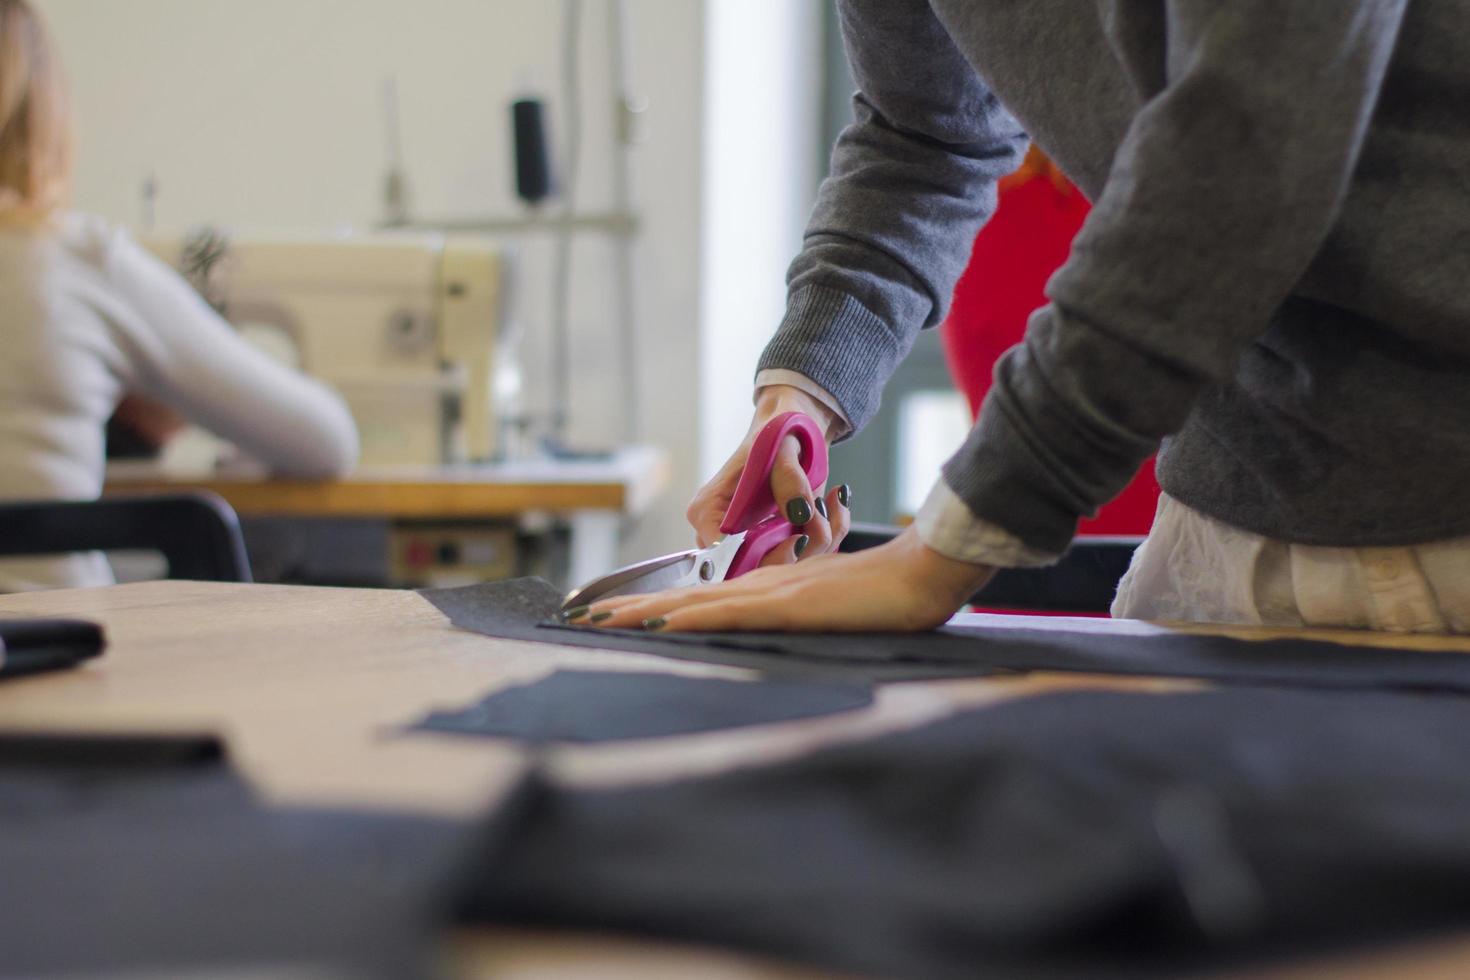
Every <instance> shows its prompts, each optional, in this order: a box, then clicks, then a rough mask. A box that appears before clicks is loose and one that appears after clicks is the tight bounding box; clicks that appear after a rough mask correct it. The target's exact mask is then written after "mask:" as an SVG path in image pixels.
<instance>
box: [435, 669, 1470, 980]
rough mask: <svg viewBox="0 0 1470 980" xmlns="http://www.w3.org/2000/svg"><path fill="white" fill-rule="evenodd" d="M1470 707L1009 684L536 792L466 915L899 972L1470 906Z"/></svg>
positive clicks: (1015, 971) (1402, 924)
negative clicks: (1033, 688)
mask: <svg viewBox="0 0 1470 980" xmlns="http://www.w3.org/2000/svg"><path fill="white" fill-rule="evenodd" d="M1466 758H1470V701H1467V700H1464V699H1459V698H1445V697H1435V696H1424V695H1410V694H1385V693H1380V692H1368V693H1364V692H1353V693H1348V694H1343V693H1322V692H1303V691H1280V690H1266V689H1250V688H1225V689H1215V690H1210V691H1203V692H1199V693H1188V694H1167V695H1152V694H1141V693H1134V694H1126V693H1116V692H1074V693H1062V694H1054V695H1047V696H1040V697H1034V698H1026V699H1020V700H1017V701H1012V702H1007V703H1004V704H1001V705H997V706H994V707H990V708H985V709H981V710H976V711H971V712H968V713H965V714H963V715H959V716H955V717H952V718H949V719H946V720H943V721H940V722H937V723H933V724H930V725H928V726H925V727H923V728H920V729H915V730H911V731H908V732H904V733H901V734H895V735H888V736H883V737H879V738H875V739H872V740H868V741H865V742H861V743H854V744H846V745H842V746H839V747H835V748H830V749H826V750H823V751H820V752H818V753H815V754H812V755H809V756H806V757H803V758H801V759H798V760H794V761H791V762H787V763H782V764H778V765H775V766H771V767H766V768H759V769H741V770H737V771H733V772H729V773H726V774H722V775H718V776H714V777H702V778H696V779H692V780H687V781H682V782H674V783H671V784H666V785H657V786H642V787H637V788H625V789H616V790H607V789H585V790H579V789H575V788H569V787H564V786H557V785H554V784H552V783H551V782H548V781H546V780H544V779H537V780H536V781H534V782H533V783H530V784H528V785H527V786H526V787H523V789H522V791H521V793H520V794H519V797H518V800H517V802H516V805H515V806H513V807H511V808H510V809H509V810H508V811H507V812H506V814H505V815H504V816H503V817H502V818H501V819H502V823H503V826H502V828H501V829H502V832H501V833H498V834H497V835H495V836H494V837H493V838H486V843H485V844H484V845H483V847H482V849H481V851H480V853H479V856H478V859H477V860H472V861H470V862H469V864H468V865H467V866H466V867H465V869H464V872H465V874H464V877H463V882H462V898H461V901H460V914H461V916H462V917H463V918H464V919H466V920H468V921H471V922H494V923H517V924H523V925H527V924H528V925H534V926H537V927H548V926H550V927H567V928H576V929H599V930H608V929H611V930H621V931H630V932H635V933H639V934H645V935H652V936H657V937H662V938H667V939H676V940H680V941H692V942H697V943H713V944H718V945H725V946H729V947H734V948H736V949H740V950H745V951H754V952H759V953H762V954H766V955H774V956H780V957H786V958H790V959H795V960H800V961H805V962H808V963H811V964H816V965H820V966H823V967H828V968H837V969H842V970H852V971H858V972H860V973H865V974H874V975H882V976H905V977H933V978H950V977H955V978H958V977H971V976H987V977H1072V976H1087V977H1123V976H1177V975H1180V974H1186V973H1193V972H1196V971H1214V970H1219V969H1228V968H1238V967H1239V966H1241V965H1246V964H1258V963H1261V962H1265V961H1269V960H1275V959H1279V958H1281V957H1285V956H1299V955H1312V954H1327V953H1342V952H1347V951H1355V950H1357V949H1359V948H1361V947H1364V946H1372V945H1376V944H1380V943H1387V942H1398V941H1403V940H1408V939H1415V938H1419V937H1422V936H1426V935H1429V934H1432V933H1437V932H1443V931H1446V930H1462V929H1464V928H1465V927H1467V926H1470V889H1466V888H1465V881H1466V880H1470V835H1467V834H1466V833H1465V828H1466V827H1467V826H1470V768H1467V767H1466V765H1465V759H1466Z"/></svg>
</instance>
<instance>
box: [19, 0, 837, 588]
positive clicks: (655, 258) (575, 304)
mask: <svg viewBox="0 0 1470 980" xmlns="http://www.w3.org/2000/svg"><path fill="white" fill-rule="evenodd" d="M36 2H37V3H38V6H40V7H41V9H42V10H43V11H44V12H45V13H46V15H47V16H48V17H49V19H50V21H51V25H52V28H53V31H54V32H55V34H56V35H57V38H58V42H59V44H60V47H61V49H62V54H63V57H64V59H65V61H66V65H67V69H68V72H69V74H70V76H71V80H72V89H73V95H74V102H75V105H76V109H77V114H78V123H79V130H80V136H81V143H80V158H79V166H78V173H77V181H76V194H75V197H76V204H77V206H78V207H80V208H82V209H85V210H90V211H95V212H98V213H101V214H103V215H105V216H107V217H109V218H111V219H113V220H116V221H119V222H122V223H125V224H128V225H132V226H136V225H137V223H138V222H139V219H140V215H141V213H142V211H141V203H140V202H141V197H140V190H141V187H142V184H143V181H144V179H145V178H146V177H148V176H149V175H150V174H151V175H154V176H156V178H157V181H158V187H159V196H158V200H157V226H158V228H159V229H160V230H175V229H180V228H183V227H187V226H189V225H193V224H198V223H201V222H213V223H219V224H223V225H226V226H230V227H233V228H235V229H237V230H240V231H252V230H281V229H291V230H299V229H318V230H320V229H335V228H340V227H344V226H353V227H359V228H366V227H370V226H371V225H372V224H373V222H375V221H376V220H377V219H378V218H379V217H380V216H381V213H382V210H381V196H380V195H381V182H382V177H383V171H384V167H385V150H384V146H385V136H384V126H383V115H382V82H383V79H384V78H385V77H386V76H389V75H392V76H394V77H396V79H397V87H398V93H399V103H400V114H401V119H402V132H403V142H404V157H405V164H406V169H407V172H408V176H409V180H410V186H411V191H412V195H413V209H414V211H415V213H417V214H420V215H434V216H440V215H454V214H485V213H515V212H516V211H517V210H518V208H519V205H518V202H517V201H516V200H515V198H514V194H513V190H512V187H513V167H512V163H511V151H510V141H509V135H508V123H507V115H508V108H507V104H508V103H509V101H510V100H511V99H512V98H514V97H516V96H517V95H518V94H520V93H521V92H523V91H525V90H526V88H527V87H528V83H529V87H530V88H533V89H535V90H537V91H539V92H542V93H544V94H545V95H546V97H547V98H548V100H549V103H550V106H551V112H552V124H553V126H559V125H560V116H559V114H558V110H559V107H560V105H561V101H560V98H559V94H560V93H559V90H558V85H559V80H560V74H559V71H558V67H557V66H558V60H557V59H558V53H559V45H560V31H561V24H562V21H561V11H562V5H561V4H560V3H557V2H552V0H417V2H415V3H413V4H405V3H403V2H402V0H36ZM821 2H824V0H758V2H756V0H704V2H699V0H629V2H628V13H629V18H628V41H629V58H628V67H629V73H630V75H631V89H632V91H633V92H635V93H636V94H639V95H642V96H644V97H645V98H646V99H647V101H648V104H649V108H648V111H647V112H646V114H645V115H644V117H643V125H642V133H643V137H644V139H643V142H642V143H641V144H640V145H639V146H637V147H636V148H635V150H634V156H633V159H632V180H633V198H634V206H635V208H636V209H637V210H639V211H640V212H641V215H642V220H643V233H642V235H641V236H640V238H639V242H638V245H637V248H636V251H635V259H634V261H635V270H636V283H635V293H636V298H637V308H638V313H639V328H640V330H641V333H642V352H641V357H642V363H643V378H644V384H645V385H646V386H647V390H646V391H645V392H644V393H643V399H642V403H643V407H644V410H643V434H644V437H645V439H646V440H647V441H650V442H655V443H657V444H660V445H662V446H665V447H666V448H667V449H668V450H669V451H670V453H671V455H672V457H673V460H674V477H673V482H672V484H671V486H670V488H669V491H668V493H667V494H666V495H665V497H664V499H663V501H662V502H661V504H660V505H659V506H658V507H657V508H656V509H655V511H654V512H653V513H652V514H651V515H650V516H649V517H648V518H646V519H645V520H644V521H643V522H642V523H641V525H640V526H639V527H638V528H637V529H636V531H635V533H634V534H633V535H632V536H631V537H630V539H629V540H628V541H627V542H626V544H625V547H624V551H625V554H626V555H627V556H628V557H629V558H630V559H631V558H633V557H646V556H647V555H649V554H654V553H657V552H659V551H665V550H671V549H673V548H678V547H683V546H685V545H686V543H687V541H688V540H689V531H688V529H687V525H686V524H685V523H684V520H683V511H684V506H685V504H686V503H687V501H688V498H689V496H690V494H691V493H692V492H693V490H694V489H695V487H696V486H697V485H698V482H699V478H700V476H701V474H702V473H705V472H708V471H709V470H710V466H709V461H710V460H712V459H714V458H716V457H717V456H719V455H721V454H722V453H725V452H728V451H729V449H730V448H731V447H732V446H733V445H734V441H733V440H734V439H736V438H738V430H739V429H741V428H743V426H744V425H745V423H746V422H747V421H748V406H749V379H750V376H751V368H752V367H753V365H754V360H755V355H756V353H757V352H758V350H759V348H760V346H761V344H762V343H763V342H764V339H765V338H766V337H767V336H769V334H770V332H771V330H772V329H773V328H774V326H775V323H776V321H777V320H778V319H779V312H780V302H781V298H782V296H784V288H783V286H782V283H781V275H782V271H783V270H784V267H785V264H786V262H787V261H788V260H789V258H790V255H791V253H792V252H793V250H794V248H795V247H796V244H797V240H798V236H799V231H800V227H801V223H802V220H803V219H804V216H805V212H806V209H807V208H808V206H809V200H810V193H811V189H812V188H811V182H812V176H811V175H812V173H813V172H814V166H815V164H814V161H813V160H812V159H811V154H812V152H813V149H812V146H813V143H814V137H813V134H814V133H815V132H816V128H815V127H816V119H817V104H818V98H819V86H818V84H817V52H818V50H819V45H818V33H817V22H818V21H817V15H818V12H819V4H820V3H821ZM609 7H610V5H609V4H608V3H606V0H584V3H583V8H584V12H585V13H584V19H585V24H584V33H583V36H582V37H583V57H582V60H581V67H582V75H583V82H584V84H583V93H584V96H583V112H584V119H585V133H586V136H585V139H584V147H583V167H582V173H583V177H582V180H581V181H580V184H579V193H578V197H579V203H581V204H582V205H584V206H586V207H588V208H594V209H595V208H597V207H599V206H606V205H607V204H608V202H609V195H610V190H609V188H610V179H609V172H608V167H607V162H608V160H609V158H610V154H611V152H612V132H611V118H612V116H611V111H610V109H611V94H610V93H606V92H605V91H604V89H603V79H604V78H605V77H606V76H605V70H604V68H605V58H606V50H605V47H604V44H603V39H604V35H605V30H606V17H607V14H608V12H609ZM707 20H708V22H709V23H708V29H707V24H706V21H707ZM706 52H707V53H708V54H706ZM707 77H708V78H709V79H710V84H711V85H712V86H713V93H714V97H713V98H712V99H709V100H707V99H706V98H705V86H706V78H707ZM707 162H708V163H710V164H712V165H711V166H710V167H708V168H706V167H705V164H706V163H707ZM706 222H707V224H706ZM521 244H522V246H523V252H522V256H523V261H522V262H521V268H522V270H523V278H522V281H521V283H520V295H521V302H522V310H523V313H524V316H525V320H526V323H527V327H528V342H527V347H526V350H525V360H526V365H527V369H528V377H527V387H528V390H529V391H530V392H531V393H532V395H533V397H539V398H541V399H544V397H545V393H546V390H547V387H546V383H545V378H546V372H545V366H546V363H547V353H546V344H545V340H546V327H547V322H548V316H549V312H550V300H549V281H548V280H549V266H550V262H549V259H550V248H549V243H548V242H547V241H545V240H543V239H525V240H523V241H522V243H521ZM702 252H704V253H705V258H704V259H703V260H702V259H701V253H702ZM574 263H575V264H574V269H573V276H574V290H573V297H572V302H571V320H572V324H571V326H572V333H573V338H574V350H575V373H574V378H573V393H572V438H573V441H574V442H578V443H582V444H586V445H596V444H609V443H610V442H612V441H614V440H616V439H617V438H618V436H619V435H620V433H621V421H622V418H621V414H620V413H621V411H622V406H623V405H624V404H625V403H626V401H627V395H626V393H625V392H623V391H622V390H620V382H619V379H618V377H617V376H616V371H615V369H614V367H613V365H615V364H616V363H617V359H616V357H615V356H614V355H615V353H616V352H615V349H614V324H613V321H612V310H613V307H612V304H611V301H610V298H611V296H612V295H613V292H612V288H613V279H612V260H611V252H610V249H609V248H608V246H607V244H606V243H604V242H601V241H599V240H597V239H596V238H589V239H586V240H585V241H583V242H582V243H581V244H580V245H579V246H578V247H577V249H576V250H575V253H574ZM701 275H706V276H713V277H714V281H715V283H716V288H715V289H714V290H713V291H705V292H704V293H703V294H701V290H700V277H701ZM701 351H703V353H701ZM533 405H534V402H533ZM701 415H704V416H705V417H707V419H708V422H707V423H706V424H704V425H703V426H701ZM701 438H703V439H705V440H707V442H708V445H707V446H706V447H705V448H704V449H703V451H701Z"/></svg>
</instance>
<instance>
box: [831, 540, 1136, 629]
mask: <svg viewBox="0 0 1470 980" xmlns="http://www.w3.org/2000/svg"><path fill="white" fill-rule="evenodd" d="M898 533H899V529H898V528H896V527H890V526H888V525H883V524H854V525H853V528H852V531H851V532H849V534H848V536H847V538H846V539H844V540H843V542H842V548H841V549H840V550H842V551H862V550H863V549H864V548H872V547H876V546H877V545H880V544H883V543H884V542H885V541H890V540H892V539H893V538H894V537H895V536H896V535H897V534H898ZM1142 541H1143V539H1142V538H1134V537H1096V538H1077V539H1076V540H1074V541H1073V542H1072V547H1071V548H1069V549H1067V553H1066V554H1064V555H1063V556H1062V557H1061V560H1060V561H1058V562H1057V563H1056V564H1055V565H1049V566H1047V567H1045V568H1002V569H1001V570H1000V571H998V572H996V574H995V577H994V578H993V579H991V580H990V582H989V583H988V584H987V585H986V586H985V588H983V589H981V590H980V591H979V592H977V593H975V595H973V596H971V597H970V604H971V605H974V606H983V607H985V608H988V609H1006V610H1017V611H1021V612H1051V613H1106V612H1107V611H1108V609H1109V607H1111V606H1112V604H1113V594H1114V593H1115V592H1117V589H1118V581H1119V579H1121V578H1122V577H1123V573H1124V572H1126V571H1128V563H1129V562H1130V561H1131V560H1132V559H1133V552H1134V551H1135V550H1136V549H1137V548H1138V546H1139V544H1140V543H1142Z"/></svg>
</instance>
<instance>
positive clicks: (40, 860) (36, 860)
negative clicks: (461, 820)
mask: <svg viewBox="0 0 1470 980" xmlns="http://www.w3.org/2000/svg"><path fill="white" fill-rule="evenodd" d="M463 839H464V838H463V831H462V830H461V829H459V828H458V827H456V826H455V825H451V824H449V823H446V822H442V821H436V820H428V819H423V818H419V817H409V816H402V815H395V814H367V813H362V812H355V811H334V810H318V809H300V808H291V809H287V808H279V809H277V808H268V807H265V806H263V805H261V804H260V803H259V802H257V801H256V800H255V799H254V798H253V796H252V794H251V793H250V791H249V789H248V788H247V787H246V786H245V785H244V784H243V783H242V782H241V781H240V780H239V779H238V778H237V777H236V776H235V775H234V773H233V772H231V770H230V768H229V767H228V765H227V764H226V762H225V759H224V752H223V750H222V748H221V746H220V745H219V743H218V742H217V741H215V740H214V739H212V738H208V737H200V738H187V737H175V736H170V737H157V738H152V737H142V736H129V737H106V736H103V737H89V736H81V735H73V736H65V735H63V736H51V735H29V736H10V735H5V736H0V867H3V868H4V869H5V873H4V885H3V887H0V972H3V973H5V974H6V975H7V976H9V975H14V976H36V975H41V974H44V975H47V976H53V975H54V976H60V975H67V976H72V975H81V974H87V975H92V974H101V973H106V974H107V975H113V974H119V975H121V974H127V975H130V976H155V975H163V974H168V975H179V976H186V975H187V976H194V975H203V974H205V973H208V974H210V975H215V974H218V975H235V974H236V973H239V974H241V975H244V974H247V973H248V974H250V975H252V976H253V975H257V974H258V975H261V976H265V975H270V976H275V975H290V976H344V977H346V976H352V977H358V976H361V977H383V978H389V977H392V978H398V977H416V976H424V975H429V974H430V973H431V970H430V968H429V957H430V956H431V955H432V948H431V938H432V936H433V935H434V932H433V930H434V928H435V927H436V926H437V925H438V924H439V923H438V920H439V919H440V918H441V916H442V908H443V882H444V881H446V880H448V878H449V876H450V873H451V869H452V868H453V867H454V861H453V857H454V856H455V855H457V853H458V852H459V850H460V849H461V848H462V847H463Z"/></svg>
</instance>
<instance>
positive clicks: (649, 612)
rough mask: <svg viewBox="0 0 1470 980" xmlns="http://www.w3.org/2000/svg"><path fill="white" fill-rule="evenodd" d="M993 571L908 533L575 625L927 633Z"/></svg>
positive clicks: (595, 608)
mask: <svg viewBox="0 0 1470 980" xmlns="http://www.w3.org/2000/svg"><path fill="white" fill-rule="evenodd" d="M994 574H995V569H993V568H990V567H989V566H986V565H972V564H969V563H968V562H961V561H955V560H953V559H950V558H945V557H944V556H943V555H940V554H939V553H938V552H935V551H931V550H930V549H929V548H927V547H925V545H924V543H923V542H922V541H920V540H919V535H918V532H917V531H915V530H914V529H913V528H909V529H908V530H906V531H904V532H903V533H902V534H900V535H899V536H898V537H897V538H895V539H893V540H892V541H890V542H888V543H887V544H885V545H881V546H880V547H877V548H870V549H868V550H866V551H859V552H856V553H853V554H843V555H836V554H834V555H826V556H824V557H821V558H817V559H813V560H811V561H803V562H801V563H800V564H797V565H781V566H779V567H768V568H758V569H756V570H755V571H753V572H750V573H749V574H746V575H742V576H741V577H740V578H737V579H734V580H733V581H730V582H722V583H720V584H719V585H709V586H698V587H695V588H689V589H674V590H671V591H669V592H659V593H655V594H652V595H646V596H618V597H616V598H612V599H606V600H603V601H602V602H597V603H594V604H593V605H592V606H591V607H590V608H589V609H588V610H587V611H586V612H584V613H582V614H581V615H579V616H578V617H576V618H575V619H574V620H572V621H573V622H574V623H577V624H583V623H586V624H590V625H593V626H600V627H606V628H615V627H621V628H625V629H637V628H639V627H642V628H644V629H650V630H693V631H704V630H713V631H726V630H772V631H776V630H780V631H789V632H883V631H893V630H926V629H932V628H934V627H936V626H939V625H940V624H942V623H943V622H944V621H945V620H947V619H949V617H950V616H951V615H952V614H953V613H954V611H955V610H956V609H958V608H960V606H962V605H964V603H965V600H967V599H968V598H969V597H970V596H971V595H973V594H974V593H975V592H976V590H978V589H979V588H980V587H981V586H983V585H984V584H985V583H986V582H988V581H990V577H991V576H992V575H994Z"/></svg>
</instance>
